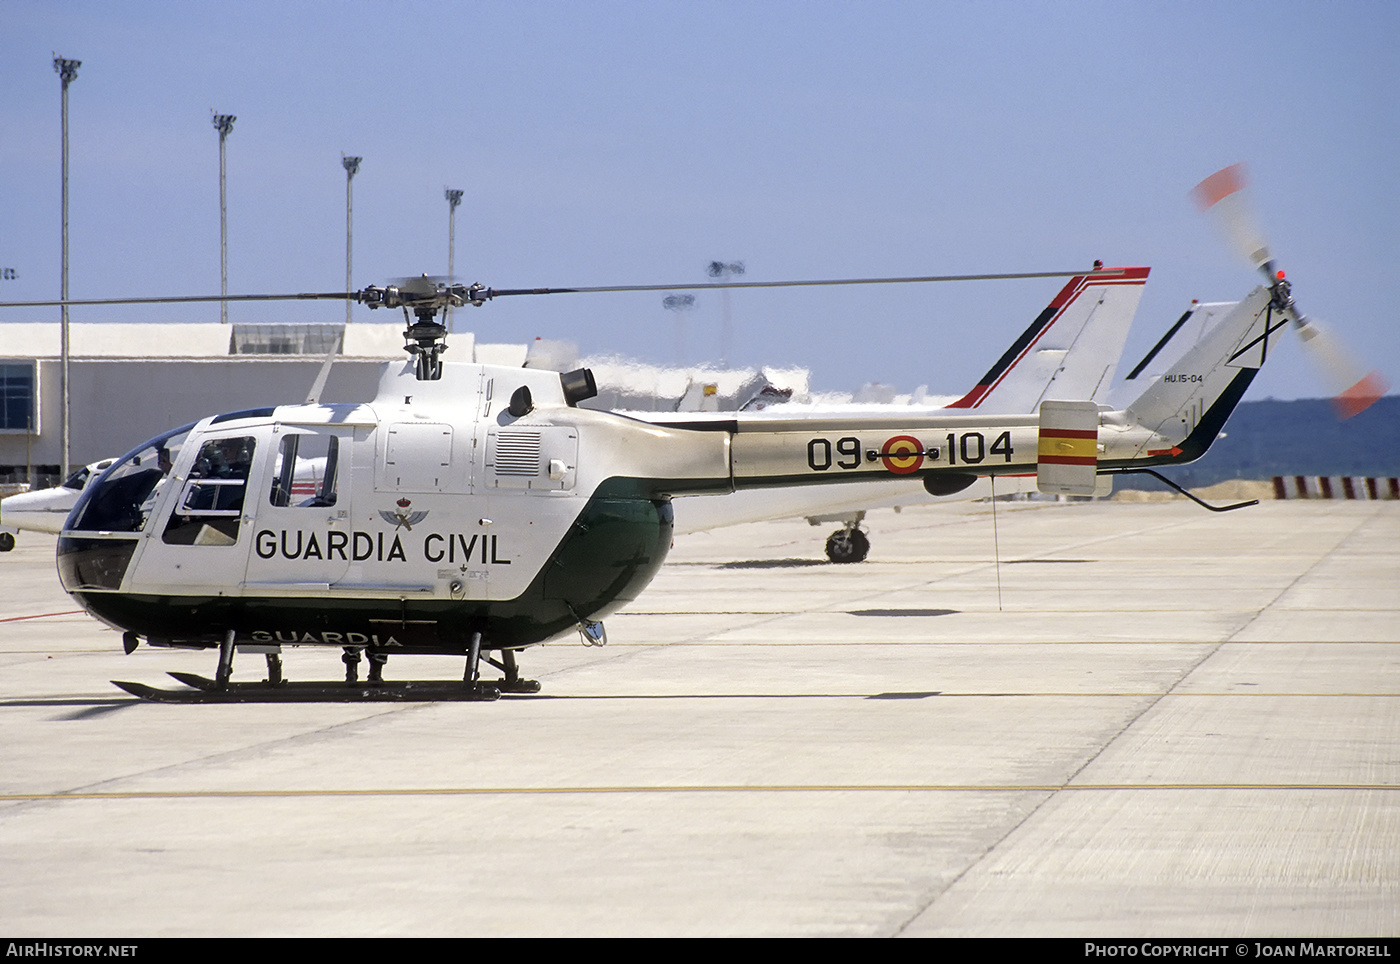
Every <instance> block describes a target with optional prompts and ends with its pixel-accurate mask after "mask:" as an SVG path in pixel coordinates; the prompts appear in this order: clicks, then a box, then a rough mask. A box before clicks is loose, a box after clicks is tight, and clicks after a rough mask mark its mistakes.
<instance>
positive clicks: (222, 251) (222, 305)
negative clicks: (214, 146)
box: [214, 114, 238, 325]
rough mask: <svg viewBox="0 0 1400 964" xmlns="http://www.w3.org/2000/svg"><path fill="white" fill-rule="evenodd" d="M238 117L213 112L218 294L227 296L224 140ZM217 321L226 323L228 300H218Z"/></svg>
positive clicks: (226, 200) (226, 204)
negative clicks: (216, 139)
mask: <svg viewBox="0 0 1400 964" xmlns="http://www.w3.org/2000/svg"><path fill="white" fill-rule="evenodd" d="M237 119H238V118H236V117H234V116H233V115H232V114H215V115H214V129H215V130H216V131H218V132H219V294H220V295H221V296H223V297H225V298H227V297H228V194H227V191H226V190H225V181H224V170H225V169H224V141H226V140H227V139H228V135H229V133H230V132H231V131H232V130H233V122H234V121H236V120H237ZM219 323H220V324H223V325H227V324H228V302H227V301H221V302H219Z"/></svg>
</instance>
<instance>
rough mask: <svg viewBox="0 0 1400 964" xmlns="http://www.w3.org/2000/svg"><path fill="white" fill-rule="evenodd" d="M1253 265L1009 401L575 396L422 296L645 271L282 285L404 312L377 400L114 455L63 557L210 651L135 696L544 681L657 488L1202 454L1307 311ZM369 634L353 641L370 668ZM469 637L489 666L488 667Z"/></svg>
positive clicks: (141, 631) (635, 585)
mask: <svg viewBox="0 0 1400 964" xmlns="http://www.w3.org/2000/svg"><path fill="white" fill-rule="evenodd" d="M1261 267H1263V268H1264V269H1265V271H1266V274H1267V275H1268V277H1269V283H1268V284H1267V285H1265V286H1261V287H1257V288H1255V289H1254V290H1253V291H1252V292H1251V293H1250V294H1249V295H1248V296H1247V297H1246V298H1245V299H1244V300H1243V301H1241V302H1239V303H1238V304H1237V305H1236V306H1235V307H1234V308H1233V309H1231V310H1230V311H1228V312H1227V313H1225V314H1224V316H1223V317H1222V318H1221V319H1220V320H1219V322H1218V323H1217V324H1216V325H1215V326H1214V328H1213V329H1212V330H1210V331H1209V332H1207V333H1206V334H1205V335H1204V336H1203V338H1202V339H1201V340H1200V341H1199V342H1198V343H1197V344H1196V345H1195V346H1194V347H1193V348H1191V349H1190V350H1189V351H1187V352H1186V353H1185V355H1184V356H1183V357H1182V358H1181V359H1180V360H1179V361H1178V362H1176V363H1175V364H1174V365H1173V366H1172V367H1171V368H1170V369H1169V370H1168V371H1167V372H1166V374H1164V375H1163V376H1162V377H1161V378H1160V379H1158V380H1157V381H1156V382H1155V383H1154V384H1152V385H1151V386H1150V387H1148V388H1147V389H1146V390H1145V391H1143V392H1142V393H1141V394H1140V395H1139V396H1138V397H1137V398H1136V399H1135V400H1134V401H1133V402H1132V403H1130V404H1129V405H1128V406H1127V407H1126V408H1124V409H1121V410H1117V411H1111V410H1108V409H1106V408H1103V407H1101V406H1100V405H1098V404H1097V403H1095V402H1093V401H1088V400H1075V399H1066V400H1055V399H1047V400H1045V401H1042V402H1041V403H1040V405H1039V407H1038V409H1037V411H1036V412H1034V413H1031V414H1025V415H993V414H986V413H983V412H981V411H979V410H976V409H970V410H963V411H952V410H941V411H935V412H929V413H920V414H905V413H899V414H878V415H833V416H829V417H826V416H813V417H805V418H782V417H780V416H779V417H764V418H756V419H745V418H740V417H737V416H736V417H734V418H727V419H714V418H704V419H701V418H694V419H687V418H686V417H683V416H680V415H678V416H677V417H675V418H674V419H668V420H667V421H665V422H664V423H662V422H659V421H643V420H641V419H637V418H632V417H628V416H625V415H620V414H616V413H612V412H601V411H591V410H588V409H585V408H580V407H578V403H579V402H581V401H583V400H585V399H587V398H589V397H590V396H591V395H592V394H593V393H594V391H595V390H596V389H595V386H594V384H593V378H592V375H591V373H590V372H588V371H587V370H586V369H580V370H577V371H572V372H564V373H560V372H550V371H543V370H535V369H520V368H505V367H493V366H489V365H477V364H453V363H444V362H443V361H442V360H441V358H440V355H441V353H442V351H443V350H444V348H445V347H446V342H445V338H446V330H445V328H444V327H443V325H442V324H441V323H440V321H439V317H440V315H441V313H442V312H443V311H444V310H445V309H446V308H447V307H449V306H463V305H467V304H473V305H481V304H484V303H485V302H487V301H490V300H494V299H496V298H501V297H506V296H511V295H527V294H552V293H560V292H563V291H575V292H577V291H613V290H662V289H663V286H628V287H627V288H623V289H619V288H589V289H542V288H538V289H509V290H494V289H490V288H486V287H483V286H481V285H472V286H462V285H446V284H439V283H433V282H428V281H422V282H420V283H418V284H414V285H405V286H403V287H388V288H378V287H370V288H366V289H363V290H362V291H358V292H351V293H348V294H346V293H333V294H328V295H301V296H295V297H300V298H305V297H324V298H339V299H344V298H351V299H353V300H355V301H358V302H360V303H364V304H367V305H369V306H371V307H386V308H394V307H401V308H402V309H403V310H404V313H405V316H406V317H407V316H408V314H409V313H410V312H412V314H413V320H412V323H411V324H410V325H409V326H408V328H407V330H406V332H405V340H406V351H408V353H409V355H410V360H409V361H408V362H407V363H404V364H395V365H390V366H388V367H387V369H386V371H385V372H384V374H383V376H382V380H381V383H380V386H379V392H378V395H377V397H376V398H375V400H374V401H372V402H370V403H367V404H343V405H327V404H311V405H287V406H278V407H272V408H261V409H254V410H248V411H240V412H231V413H226V414H221V415H215V416H213V417H210V418H205V419H203V420H201V421H199V422H196V423H194V424H192V425H187V426H184V427H182V428H179V429H175V430H173V431H171V432H168V433H166V434H164V435H161V436H159V437H157V438H155V439H152V440H151V441H149V442H147V443H145V444H143V445H141V446H140V447H138V448H137V449H135V450H133V451H132V452H130V453H128V454H127V455H125V456H123V457H122V458H121V459H119V460H118V461H117V462H116V463H115V464H114V465H113V466H112V467H111V468H109V469H107V470H106V471H105V472H104V473H103V475H102V476H101V478H99V479H98V480H97V481H96V482H94V483H93V484H92V485H90V486H88V487H87V488H86V489H85V490H84V492H83V495H82V496H81V497H80V499H79V501H78V503H77V504H76V505H75V507H74V508H73V511H72V513H71V515H70V516H69V517H68V519H67V521H66V523H65V525H64V528H63V532H62V534H61V535H60V538H59V542H58V569H59V575H60V578H61V580H62V582H63V585H64V587H65V588H66V589H67V590H68V591H69V592H70V593H71V594H72V595H73V596H74V598H75V599H77V600H78V601H79V603H80V604H81V605H82V606H83V607H84V608H85V609H86V610H87V611H88V612H89V613H91V614H92V615H93V616H95V617H97V618H98V619H100V620H102V621H103V622H105V623H107V624H108V625H110V626H112V627H114V628H116V629H118V630H120V631H121V632H122V633H123V634H124V635H123V638H124V644H125V646H126V648H127V651H128V652H131V651H133V650H134V649H135V648H136V647H137V646H138V645H139V643H140V642H141V640H142V639H144V640H145V641H146V642H147V643H148V644H150V645H153V646H170V647H192V648H215V649H217V650H218V653H219V657H218V664H217V670H216V673H215V676H214V678H213V679H204V678H202V677H195V676H189V675H186V674H177V678H178V679H180V680H181V681H182V682H185V683H188V684H191V688H189V689H185V690H178V691H168V690H158V689H155V688H152V687H149V686H145V685H143V684H136V683H118V685H120V686H122V687H123V688H125V689H127V690H128V691H129V692H132V693H134V694H136V695H138V696H141V697H143V698H148V699H165V700H190V701H193V700H217V701H230V700H257V701H268V700H297V699H316V700H326V699H495V698H497V697H499V696H500V695H501V694H502V693H534V692H537V691H538V690H539V684H538V683H537V682H535V681H533V680H527V679H523V678H521V676H520V674H519V671H518V666H517V661H516V653H517V652H518V651H519V650H521V649H524V648H526V647H529V646H531V645H534V644H537V643H541V642H544V641H546V640H549V639H552V638H555V637H557V636H560V635H561V634H565V633H568V632H571V631H574V630H577V631H579V632H580V633H581V634H582V635H583V636H584V639H585V641H586V642H591V643H595V644H601V643H603V642H605V641H606V634H605V632H604V629H603V625H602V620H603V619H604V618H605V617H606V616H607V615H608V614H610V613H612V612H615V611H616V610H618V609H619V608H621V607H622V606H624V605H625V604H626V603H628V602H629V601H631V600H633V599H635V598H636V597H637V596H638V595H639V594H640V593H641V592H642V590H643V589H645V587H646V586H647V584H648V583H649V582H650V581H651V579H652V578H653V577H654V576H655V575H656V572H657V570H658V569H659V568H660V566H661V564H662V563H663V562H664V560H665V558H666V554H667V551H668V549H669V548H670V545H671V537H672V531H673V518H674V516H673V509H672V499H673V498H676V497H679V496H692V495H707V494H721V493H731V492H741V491H745V490H751V489H770V488H785V487H791V486H822V485H831V484H849V483H853V482H861V483H878V482H883V481H888V480H890V479H894V478H903V479H918V480H920V481H921V482H922V483H923V485H924V487H925V488H926V489H927V490H928V491H929V492H931V493H935V494H940V493H946V492H952V491H957V490H958V489H959V488H961V487H966V486H967V485H970V484H971V483H972V482H973V481H975V480H976V479H977V478H979V477H987V476H1027V475H1031V476H1034V477H1035V478H1036V480H1037V485H1038V487H1039V488H1040V489H1041V490H1042V491H1045V492H1054V493H1063V494H1079V495H1088V494H1093V493H1095V492H1101V491H1103V490H1104V487H1105V483H1106V482H1109V481H1110V480H1111V476H1112V475H1114V474H1117V473H1123V472H1137V471H1153V470H1155V469H1156V468H1157V467H1161V466H1169V465H1173V464H1179V463H1184V462H1189V461H1192V460H1194V459H1197V458H1199V457H1200V456H1201V455H1203V454H1204V453H1205V451H1206V450H1207V449H1208V448H1209V446H1210V444H1211V443H1212V442H1213V441H1214V439H1215V438H1216V437H1217V435H1218V434H1219V433H1220V431H1221V428H1222V427H1223V426H1224V424H1225V421H1226V419H1227V418H1228V417H1229V415H1230V413H1231V411H1232V410H1233V409H1234V407H1235V405H1236V404H1237V403H1238V402H1239V400H1240V398H1241V397H1242V396H1243V394H1244V392H1245V390H1246V388H1247V387H1248V385H1249V384H1250V382H1251V381H1252V379H1253V378H1254V376H1255V374H1256V373H1257V371H1258V369H1259V368H1260V366H1262V365H1263V364H1264V362H1265V360H1266V359H1267V357H1268V355H1269V352H1270V350H1271V349H1272V347H1273V345H1274V343H1275V342H1276V341H1277V340H1278V338H1279V337H1281V332H1282V329H1283V328H1284V327H1286V326H1287V325H1288V324H1290V323H1291V324H1293V325H1294V326H1295V327H1296V328H1298V329H1299V331H1300V333H1302V334H1303V335H1304V337H1305V339H1306V338H1307V336H1308V335H1310V334H1312V333H1313V332H1314V331H1315V329H1314V328H1313V326H1310V325H1309V324H1308V322H1307V321H1306V320H1305V319H1304V317H1303V316H1302V314H1301V313H1300V312H1299V311H1298V310H1297V308H1296V307H1295V305H1294V302H1293V299H1292V297H1291V294H1290V290H1289V285H1288V282H1287V281H1285V280H1284V279H1283V277H1282V274H1281V273H1276V272H1274V270H1273V264H1272V261H1270V260H1268V258H1267V256H1266V257H1265V258H1264V259H1263V262H1261ZM1110 273H1111V269H1110V270H1109V271H1105V272H1104V274H1105V275H1106V276H1107V275H1109V274H1110ZM1056 274H1061V273H1056ZM1063 274H1085V273H1084V272H1064V273H1063ZM982 277H987V276H982ZM1017 277H1024V275H1021V276H1017ZM881 280H888V279H881ZM900 280H910V279H900ZM916 280H921V281H932V280H951V279H934V278H923V279H916ZM823 283H833V282H823ZM835 283H841V282H835ZM757 284H761V283H756V282H743V283H737V284H736V285H735V286H751V285H757ZM785 284H786V283H785ZM664 290H673V286H664ZM254 297H258V298H261V299H266V298H267V297H268V296H254ZM151 300H154V299H151ZM184 300H193V299H184ZM209 300H219V299H209ZM230 300H236V299H230ZM307 460H312V461H315V462H317V463H318V464H319V465H321V466H322V467H323V468H322V469H321V471H320V472H319V473H318V482H317V484H316V485H315V486H314V491H309V492H308V491H304V487H302V488H299V487H298V486H297V484H296V483H297V480H298V470H297V466H298V465H301V464H305V462H306V461H307ZM294 646H321V647H335V648H338V649H341V650H344V651H345V652H346V662H347V677H348V678H347V681H346V682H347V683H351V684H353V685H349V686H347V685H346V684H345V683H336V684H330V683H288V682H286V681H284V680H283V678H282V664H281V653H282V651H283V650H284V649H286V648H290V647H294ZM238 651H243V652H254V653H263V654H265V655H266V657H267V665H268V678H267V679H266V680H265V681H263V682H261V683H243V682H239V683H235V682H233V681H232V678H231V677H232V671H233V661H234V655H235V653H236V652H238ZM360 653H363V654H364V655H365V656H367V657H368V658H369V661H370V666H369V672H368V681H367V683H366V684H363V685H362V684H360V683H359V682H358V671H357V669H356V663H357V662H358V659H359V654H360ZM394 653H418V654H442V655H449V656H457V657H459V658H461V657H465V660H466V668H465V672H464V674H463V681H462V682H461V683H455V682H453V683H450V684H444V683H435V684H434V683H422V682H412V683H407V682H401V683H392V682H386V681H384V679H383V666H384V662H385V661H386V660H387V658H388V656H389V655H391V654H394ZM483 661H485V662H487V663H489V664H490V665H493V666H495V667H496V668H498V669H499V670H500V671H501V673H502V677H501V678H500V679H497V680H493V681H489V682H487V681H483V680H482V679H481V678H480V673H481V668H482V667H481V663H482V662H483Z"/></svg>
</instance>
